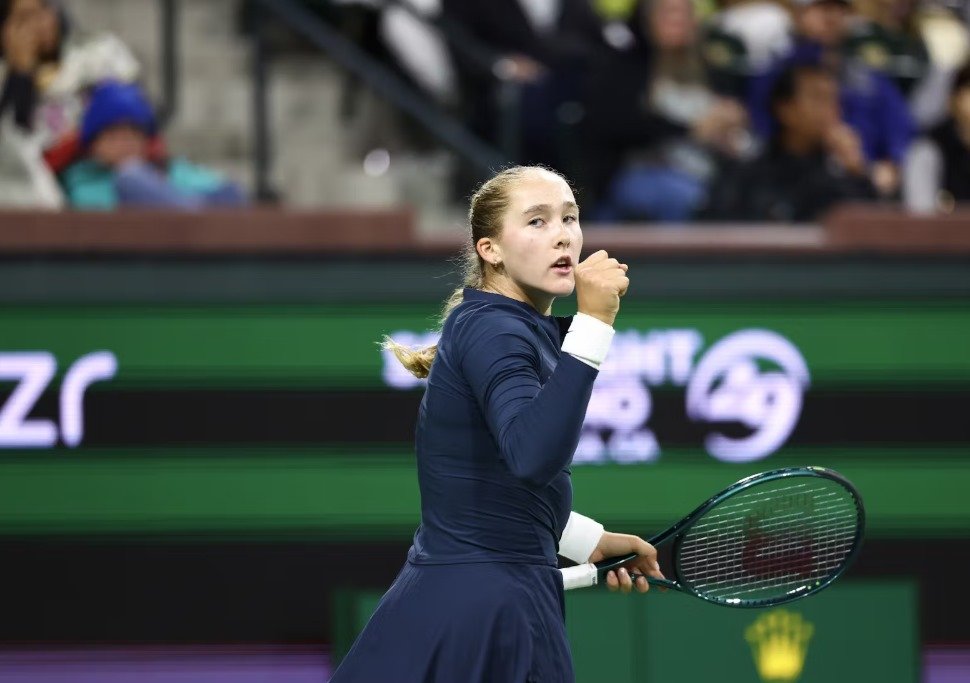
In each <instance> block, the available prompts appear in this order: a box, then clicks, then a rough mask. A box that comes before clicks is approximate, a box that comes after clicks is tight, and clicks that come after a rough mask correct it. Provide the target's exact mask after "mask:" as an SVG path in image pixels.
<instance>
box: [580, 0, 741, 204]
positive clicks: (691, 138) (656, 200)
mask: <svg viewBox="0 0 970 683" xmlns="http://www.w3.org/2000/svg"><path fill="white" fill-rule="evenodd" d="M639 21H640V23H641V25H640V27H639V41H638V45H637V46H635V47H634V48H632V49H629V50H626V51H622V52H620V51H613V52H609V53H604V55H603V57H602V58H601V59H600V60H597V61H596V62H595V63H594V65H593V66H592V67H591V70H590V74H589V85H588V87H587V97H586V101H585V109H586V139H587V142H588V149H587V154H586V157H587V158H586V161H587V163H586V169H585V171H586V173H585V174H581V175H580V176H579V177H580V178H581V180H582V182H583V184H584V185H586V186H587V188H588V189H589V190H590V192H591V193H592V199H593V205H594V209H593V217H594V219H595V220H600V221H623V220H630V221H634V220H639V221H666V222H677V221H684V220H687V219H688V218H690V216H691V215H692V214H693V213H694V211H695V210H696V209H697V208H698V206H699V205H700V204H701V203H702V201H703V200H704V197H705V192H706V187H707V183H708V181H709V179H710V176H711V175H712V173H713V172H714V170H715V167H716V165H715V156H716V155H718V154H725V155H728V156H732V157H734V156H738V155H740V154H741V153H742V152H743V151H744V150H745V148H746V146H747V143H748V140H749V136H748V135H747V115H746V113H745V111H744V108H743V106H742V105H741V104H740V103H739V102H738V101H737V100H735V99H732V98H731V97H728V96H725V95H724V94H721V93H719V92H717V91H716V90H715V89H714V88H713V87H712V73H711V72H712V69H711V67H710V65H709V64H708V63H706V62H705V60H704V57H703V54H702V51H701V48H700V46H701V42H700V28H699V26H698V22H697V19H696V16H695V14H694V8H693V5H692V2H691V0H651V1H650V2H645V3H643V4H642V6H641V8H640V13H639ZM588 199H589V198H588V197H587V200H588Z"/></svg>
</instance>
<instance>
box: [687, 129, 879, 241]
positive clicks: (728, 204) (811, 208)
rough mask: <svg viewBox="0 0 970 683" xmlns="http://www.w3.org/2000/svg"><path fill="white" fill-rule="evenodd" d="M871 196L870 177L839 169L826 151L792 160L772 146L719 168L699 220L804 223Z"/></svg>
mask: <svg viewBox="0 0 970 683" xmlns="http://www.w3.org/2000/svg"><path fill="white" fill-rule="evenodd" d="M875 197H876V192H875V189H874V188H873V186H872V183H870V182H869V179H868V178H864V177H858V176H854V175H850V174H848V173H845V172H843V171H841V169H839V168H838V167H837V166H836V165H835V164H834V163H833V162H832V161H831V159H830V158H829V157H828V155H827V154H825V153H824V152H821V151H820V152H817V153H814V154H811V155H808V156H794V155H792V154H789V153H788V152H786V151H785V150H783V149H782V148H781V146H780V145H778V144H772V145H770V146H769V147H768V148H766V149H765V151H764V152H762V153H761V154H760V155H759V156H757V157H756V158H754V159H752V160H751V161H748V162H746V163H741V164H732V165H728V166H725V167H724V168H723V169H722V172H721V173H720V174H719V175H718V177H717V178H716V179H715V181H714V183H713V184H712V186H711V194H710V198H709V200H708V205H707V207H706V209H705V210H704V211H703V213H702V217H703V218H705V219H707V220H724V221H792V222H808V221H814V220H817V219H818V218H819V217H820V216H821V215H822V214H824V213H825V212H826V211H827V210H828V209H829V208H831V207H832V206H834V205H835V204H838V203H840V202H845V201H851V200H866V199H874V198H875Z"/></svg>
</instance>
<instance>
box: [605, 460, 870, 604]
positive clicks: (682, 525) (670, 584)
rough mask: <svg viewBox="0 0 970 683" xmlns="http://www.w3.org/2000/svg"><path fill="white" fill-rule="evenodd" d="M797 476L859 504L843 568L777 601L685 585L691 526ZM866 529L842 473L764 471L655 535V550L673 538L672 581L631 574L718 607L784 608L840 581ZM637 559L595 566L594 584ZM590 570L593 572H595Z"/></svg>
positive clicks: (856, 496) (859, 498) (614, 559)
mask: <svg viewBox="0 0 970 683" xmlns="http://www.w3.org/2000/svg"><path fill="white" fill-rule="evenodd" d="M794 477H819V478H822V479H830V480H832V481H835V482H837V483H838V484H840V485H842V486H843V487H845V489H846V490H848V491H849V493H850V494H851V495H852V497H853V499H854V500H855V504H856V514H857V525H856V533H855V538H853V540H852V549H851V550H850V551H849V554H848V555H847V556H846V558H845V561H844V562H843V563H842V566H841V567H839V569H838V570H837V571H835V572H833V573H832V574H831V575H829V576H827V577H826V578H825V579H824V580H821V581H818V582H817V583H816V585H814V586H811V587H809V588H803V589H801V590H796V591H792V592H791V593H790V594H788V595H784V596H780V597H778V598H771V599H758V600H741V599H739V598H730V599H725V598H713V597H711V596H709V595H704V594H703V593H701V592H697V591H695V590H693V589H692V588H691V586H690V584H689V582H685V581H684V580H683V579H682V576H681V572H680V552H679V551H680V544H681V543H683V541H684V536H685V534H686V532H687V530H688V529H690V527H692V526H693V525H694V524H695V523H696V522H697V521H698V520H699V519H700V518H701V517H703V516H704V515H705V514H707V512H709V511H710V510H711V508H714V507H716V506H718V505H720V504H721V503H723V502H724V501H725V500H727V499H728V498H731V497H733V496H735V495H737V494H739V493H741V492H742V491H745V490H747V489H749V488H751V487H753V486H757V485H758V484H763V483H765V482H768V481H774V480H778V479H786V478H794ZM865 527H866V513H865V507H864V506H863V503H862V496H860V495H859V491H858V490H857V489H856V487H855V486H853V485H852V483H851V482H850V481H849V480H848V479H846V478H845V477H843V476H842V475H841V474H839V473H838V472H836V471H834V470H830V469H828V468H825V467H815V466H807V467H804V466H803V467H785V468H782V469H777V470H771V471H768V472H761V473H760V474H752V475H751V476H749V477H745V478H744V479H741V480H740V481H738V482H735V483H734V484H732V485H731V486H729V487H727V488H726V489H724V490H723V491H721V492H720V493H717V494H716V495H714V496H712V497H711V498H709V499H708V500H706V501H705V502H704V503H702V504H701V505H699V506H698V507H697V508H696V509H695V510H694V511H693V512H691V513H690V514H689V515H687V516H686V517H684V518H683V519H681V520H680V521H679V522H677V523H676V524H674V525H673V526H671V527H669V528H668V529H666V530H664V531H662V532H660V533H659V534H657V535H656V536H653V537H652V538H651V539H650V540H649V542H650V544H651V545H653V546H654V547H656V546H659V545H661V544H663V543H666V542H668V541H670V539H671V538H673V547H672V549H671V551H672V552H671V554H672V556H673V559H674V564H673V576H674V578H673V579H656V578H654V577H652V576H646V575H644V574H639V573H637V572H633V573H631V578H633V580H634V581H636V579H637V578H639V577H641V576H643V577H644V578H646V579H647V581H648V582H649V583H650V585H652V586H661V587H664V588H671V589H673V590H678V591H681V592H683V593H689V594H691V595H693V596H695V597H698V598H700V599H701V600H704V601H706V602H710V603H713V604H716V605H725V606H728V607H741V608H752V607H755V608H756V607H769V606H772V605H782V604H786V603H789V602H794V601H795V600H800V599H802V598H805V597H808V596H809V595H813V594H815V593H818V592H819V591H820V590H822V589H823V588H825V587H826V586H828V585H829V584H831V583H832V582H833V581H835V580H836V579H837V578H839V577H840V576H842V575H843V574H844V573H845V572H846V570H847V569H848V568H849V567H850V566H851V565H852V563H853V561H854V560H855V558H856V556H857V555H858V554H859V550H860V549H861V548H862V538H863V535H864V534H865ZM637 557H638V555H637V554H636V553H630V554H629V555H623V556H620V557H612V558H608V559H606V560H602V561H600V562H596V563H593V564H592V567H593V570H595V578H594V583H602V582H603V581H604V580H605V577H606V574H607V573H608V572H610V571H612V570H614V569H617V568H619V567H622V566H623V565H625V564H627V563H628V562H631V561H633V560H635V559H636V558H637ZM593 570H591V571H593Z"/></svg>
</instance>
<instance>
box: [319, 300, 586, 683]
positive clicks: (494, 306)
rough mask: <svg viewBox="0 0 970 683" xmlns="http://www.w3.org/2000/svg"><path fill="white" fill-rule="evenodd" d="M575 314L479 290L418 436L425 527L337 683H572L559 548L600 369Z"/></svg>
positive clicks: (430, 392) (432, 378)
mask: <svg viewBox="0 0 970 683" xmlns="http://www.w3.org/2000/svg"><path fill="white" fill-rule="evenodd" d="M569 320H570V319H569V318H555V317H552V316H544V315H541V314H540V313H538V312H537V311H536V310H535V309H534V308H532V307H531V306H529V305H528V304H526V303H523V302H519V301H515V300H513V299H510V298H508V297H505V296H502V295H499V294H493V293H488V292H482V291H479V290H476V289H466V290H465V293H464V301H463V303H462V304H460V305H459V306H458V307H457V308H456V309H455V310H454V311H453V312H452V313H451V315H449V316H448V319H447V320H446V321H445V324H444V327H443V329H442V335H441V340H440V342H439V343H438V352H437V356H436V357H435V360H434V363H433V365H432V367H431V373H430V375H429V379H428V388H427V391H426V392H425V395H424V398H423V400H422V401H421V407H420V410H419V413H418V422H417V430H416V447H417V463H418V480H419V484H420V489H421V525H420V527H419V528H418V530H417V533H416V534H415V536H414V544H413V546H412V547H411V549H410V551H409V552H408V559H407V562H406V563H405V565H404V568H403V569H402V570H401V573H400V574H399V575H398V577H397V579H396V580H395V581H394V583H393V585H392V586H391V588H390V589H389V590H388V592H387V593H386V594H385V595H384V597H383V599H382V600H381V602H380V605H379V606H378V608H377V611H376V612H375V614H374V615H373V617H371V620H370V622H369V623H368V624H367V626H366V628H365V629H364V631H363V632H362V633H361V634H360V636H359V637H358V638H357V641H356V642H355V643H354V645H353V647H352V649H351V650H350V652H349V653H348V654H347V656H346V658H345V659H344V660H343V662H342V663H341V665H340V667H339V668H338V669H337V671H336V673H335V674H334V676H333V678H332V679H331V683H380V682H383V681H393V682H395V683H424V682H428V683H486V682H488V683H493V682H494V683H524V682H525V681H556V682H557V683H558V682H560V681H572V680H573V671H572V658H571V655H570V652H569V643H568V642H567V639H566V630H565V608H564V601H563V584H562V575H561V573H560V572H559V570H558V569H557V560H556V552H557V544H558V542H559V539H560V536H561V534H562V532H563V528H564V526H565V525H566V522H567V519H568V518H569V513H570V508H571V504H572V485H571V482H570V474H569V469H568V466H569V463H570V460H571V458H572V455H573V452H574V451H575V449H576V445H577V442H578V440H579V434H580V429H581V426H582V422H583V417H584V415H585V413H586V406H587V403H588V402H589V397H590V393H591V391H592V388H593V380H594V379H595V378H596V375H597V370H596V369H595V368H593V367H591V366H590V365H587V364H585V363H583V362H582V361H580V360H578V359H576V358H574V357H573V356H572V355H570V354H562V357H560V348H561V345H562V340H563V338H564V335H565V332H566V329H567V327H568V325H569Z"/></svg>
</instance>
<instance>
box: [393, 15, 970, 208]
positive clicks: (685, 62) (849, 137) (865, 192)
mask: <svg viewBox="0 0 970 683" xmlns="http://www.w3.org/2000/svg"><path fill="white" fill-rule="evenodd" d="M391 4H392V5H394V6H395V8H394V9H392V10H385V16H384V17H383V18H382V31H383V35H384V39H385V40H386V41H387V43H388V45H389V46H390V52H391V54H392V55H394V58H395V59H396V60H397V62H398V64H399V65H400V66H401V67H402V69H403V70H404V71H405V72H406V73H408V74H409V75H410V77H411V78H412V79H413V80H414V82H415V83H416V84H418V85H419V86H420V87H422V88H424V89H425V90H426V92H427V93H428V94H429V95H430V96H433V97H435V98H436V99H438V100H439V101H440V102H441V103H442V104H445V105H449V106H453V107H455V108H457V109H458V111H460V112H461V113H462V115H463V116H464V117H465V119H466V121H467V122H468V124H469V126H470V127H471V128H472V129H473V130H475V131H476V132H477V133H478V134H479V135H481V136H482V137H484V138H485V139H487V140H489V141H491V142H492V143H493V144H495V145H497V146H499V147H501V148H502V149H503V150H505V151H506V153H507V154H509V155H510V156H512V157H513V158H514V160H515V161H517V162H523V163H543V164H547V165H550V166H553V167H555V168H560V169H563V170H565V171H566V173H567V174H568V175H569V176H570V177H571V178H572V179H573V180H574V181H575V182H576V183H577V185H578V186H579V188H580V190H581V191H582V195H583V200H584V201H583V203H584V214H585V215H587V216H589V215H590V214H591V215H592V218H594V219H596V220H598V221H607V222H608V221H661V222H684V221H690V220H695V219H700V220H727V221H761V220H770V221H810V220H813V219H816V218H818V217H819V216H820V215H821V214H822V213H823V212H824V211H826V210H827V209H828V208H830V207H831V206H832V205H833V204H835V203H837V202H841V201H853V200H862V201H887V202H900V201H902V202H905V204H906V205H907V206H908V207H909V208H910V209H912V210H917V211H923V212H930V211H938V210H944V211H946V210H949V209H951V208H952V206H953V205H954V203H955V202H961V201H970V193H968V190H970V173H968V172H967V171H968V170H970V167H968V164H970V81H968V79H970V66H968V65H970V61H968V57H970V38H968V30H967V23H968V11H970V9H968V6H967V4H966V3H960V4H953V5H947V4H942V3H938V2H920V1H919V0H855V1H854V2H850V1H849V0H789V1H788V2H781V1H780V0H778V1H776V0H713V4H712V2H710V1H704V0H440V2H439V0H420V2H418V1H417V0H398V1H396V2H393V3H391Z"/></svg>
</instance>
